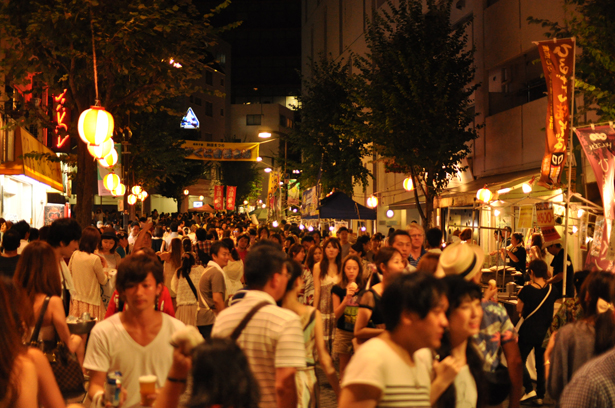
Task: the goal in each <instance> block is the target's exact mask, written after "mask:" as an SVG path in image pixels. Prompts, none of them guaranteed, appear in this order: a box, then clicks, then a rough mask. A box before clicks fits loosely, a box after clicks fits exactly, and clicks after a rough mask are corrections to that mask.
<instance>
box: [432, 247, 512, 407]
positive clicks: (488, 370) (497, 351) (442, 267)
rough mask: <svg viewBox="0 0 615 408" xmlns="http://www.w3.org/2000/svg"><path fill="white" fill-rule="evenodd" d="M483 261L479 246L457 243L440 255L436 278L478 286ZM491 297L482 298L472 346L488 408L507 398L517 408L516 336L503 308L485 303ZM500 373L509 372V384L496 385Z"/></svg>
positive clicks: (487, 293)
mask: <svg viewBox="0 0 615 408" xmlns="http://www.w3.org/2000/svg"><path fill="white" fill-rule="evenodd" d="M484 259H485V253H484V252H483V250H482V248H481V247H479V246H478V245H473V244H468V243H462V242H456V243H454V244H451V245H449V246H447V247H446V248H444V250H443V251H442V254H441V255H440V259H439V261H438V268H437V269H436V273H435V276H437V277H443V276H450V275H460V276H463V278H464V279H465V280H468V281H474V282H475V283H477V284H479V285H480V283H481V277H482V267H483V262H484ZM495 290H496V291H497V289H495ZM494 294H495V293H494V291H493V290H490V289H487V290H486V292H485V293H484V294H483V301H482V302H481V306H482V308H483V319H482V321H481V325H480V332H479V333H478V335H477V336H475V337H474V342H475V344H476V347H477V348H478V350H480V352H481V353H482V355H483V358H484V364H483V371H484V372H485V377H486V378H487V379H488V385H489V387H488V396H487V403H488V405H489V406H500V404H501V403H502V402H503V401H504V400H505V399H506V397H509V405H508V406H509V407H510V408H518V407H519V404H520V400H521V395H522V383H523V365H522V361H521V353H520V352H519V346H518V344H517V341H516V340H517V332H516V330H515V327H514V326H513V324H512V322H511V321H510V317H509V316H508V313H507V312H506V309H505V308H504V306H502V305H501V304H499V303H497V302H492V301H490V300H487V299H491V297H492V296H493V295H494ZM501 351H503V352H504V356H505V357H506V361H507V363H508V368H506V367H504V366H503V365H502V364H501V362H500V355H501V354H502V353H501ZM502 371H504V372H506V371H507V372H508V378H510V382H508V381H503V382H500V381H495V378H496V377H497V376H501V372H502ZM491 379H494V380H493V381H492V380H491Z"/></svg>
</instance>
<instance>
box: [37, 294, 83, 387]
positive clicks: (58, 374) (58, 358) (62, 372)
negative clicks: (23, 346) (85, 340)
mask: <svg viewBox="0 0 615 408" xmlns="http://www.w3.org/2000/svg"><path fill="white" fill-rule="evenodd" d="M48 305H49V296H47V297H46V298H45V300H44V301H43V306H42V307H41V313H40V316H39V317H38V320H37V322H36V326H35V327H34V332H32V337H31V338H30V346H33V347H37V348H40V349H42V350H43V353H44V354H45V356H46V357H47V359H48V360H49V364H50V365H51V370H52V371H53V375H54V376H55V378H56V381H57V382H58V387H59V388H60V392H61V393H62V396H63V397H64V398H74V397H77V396H80V395H83V394H84V393H85V388H84V382H85V379H84V377H83V371H81V365H80V364H79V362H78V361H77V358H76V357H75V355H74V354H72V353H71V352H70V350H68V347H66V344H64V343H63V342H61V341H58V342H57V343H56V347H55V348H54V349H53V350H51V351H45V350H44V346H43V344H41V342H39V340H38V335H39V333H40V331H41V326H42V325H43V318H44V317H45V312H46V311H47V306H48Z"/></svg>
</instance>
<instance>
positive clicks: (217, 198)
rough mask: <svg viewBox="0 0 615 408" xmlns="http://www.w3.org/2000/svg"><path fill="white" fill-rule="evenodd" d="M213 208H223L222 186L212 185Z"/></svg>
mask: <svg viewBox="0 0 615 408" xmlns="http://www.w3.org/2000/svg"><path fill="white" fill-rule="evenodd" d="M214 209H215V210H223V209H224V186H214Z"/></svg>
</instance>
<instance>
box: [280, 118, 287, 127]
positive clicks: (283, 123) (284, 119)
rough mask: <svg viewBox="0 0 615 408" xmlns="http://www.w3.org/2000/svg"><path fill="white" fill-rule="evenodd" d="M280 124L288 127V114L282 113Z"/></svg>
mask: <svg viewBox="0 0 615 408" xmlns="http://www.w3.org/2000/svg"><path fill="white" fill-rule="evenodd" d="M280 126H284V127H287V126H286V116H284V115H280Z"/></svg>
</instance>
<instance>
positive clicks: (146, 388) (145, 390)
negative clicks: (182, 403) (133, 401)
mask: <svg viewBox="0 0 615 408" xmlns="http://www.w3.org/2000/svg"><path fill="white" fill-rule="evenodd" d="M157 380H158V377H156V376H155V375H142V376H140V377H139V390H140V392H141V405H142V406H144V407H151V406H152V405H151V402H149V401H148V399H147V396H148V395H150V394H155V393H156V381H157Z"/></svg>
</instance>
